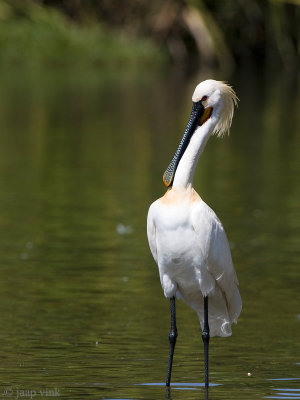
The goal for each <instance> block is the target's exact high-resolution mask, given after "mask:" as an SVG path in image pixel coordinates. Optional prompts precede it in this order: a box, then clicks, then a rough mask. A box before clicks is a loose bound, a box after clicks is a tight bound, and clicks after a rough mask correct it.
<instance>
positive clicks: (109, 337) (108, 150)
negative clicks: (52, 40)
mask: <svg viewBox="0 0 300 400" xmlns="http://www.w3.org/2000/svg"><path fill="white" fill-rule="evenodd" d="M98 75H101V73H99V74H97V76H96V77H95V76H93V75H92V74H89V73H87V74H82V75H80V76H78V75H76V76H74V75H72V74H71V73H69V72H68V73H66V74H64V73H57V74H55V73H52V72H51V73H48V74H47V73H46V72H42V73H41V72H40V73H30V72H28V71H27V72H26V71H18V73H13V72H11V73H10V72H9V71H5V72H3V73H2V74H0V81H1V82H0V83H1V91H0V232H2V235H1V240H0V293H1V301H0V313H1V320H2V326H1V349H0V357H1V365H0V372H1V376H2V382H3V385H5V387H10V388H11V387H12V388H14V390H16V389H24V390H25V389H32V390H42V389H47V388H57V389H58V390H59V393H61V396H65V397H68V398H72V399H81V398H86V397H87V396H89V398H90V399H93V398H95V399H99V397H100V398H103V399H108V398H117V399H122V398H123V399H129V398H130V399H161V398H164V397H165V387H164V384H162V386H158V385H153V384H152V385H136V383H142V382H150V383H151V382H161V380H162V379H163V378H164V376H165V365H166V362H167V357H168V354H167V353H168V351H166V349H168V330H169V320H168V310H169V303H168V302H167V301H165V300H164V299H163V298H162V296H161V287H160V283H159V281H158V279H157V271H156V267H155V265H154V262H153V260H152V257H151V255H150V254H149V249H148V244H147V239H146V232H145V223H146V213H147V210H148V207H149V205H150V203H151V202H152V201H153V200H154V199H156V198H157V197H159V196H160V195H162V194H163V190H164V189H163V186H162V183H161V176H162V173H163V171H164V169H165V166H166V165H165V163H166V159H167V160H168V159H169V158H170V157H171V154H170V153H169V154H167V152H168V151H171V149H173V148H175V147H176V145H177V143H178V141H179V139H180V136H181V133H182V128H183V127H184V125H185V124H186V115H187V114H188V112H189V109H190V103H189V102H190V93H191V91H192V87H194V85H195V79H194V78H193V80H192V81H191V82H184V81H180V79H178V77H176V79H173V77H172V76H168V77H166V76H163V75H161V76H146V75H145V74H144V73H143V75H141V76H135V77H128V76H127V77H126V76H125V77H123V78H121V77H120V76H118V77H116V76H102V77H101V76H98ZM212 77H214V78H221V77H218V76H212ZM205 78H207V76H201V77H200V78H199V80H203V79H205ZM262 78H263V79H262ZM197 80H198V79H197ZM229 80H230V79H229ZM230 81H231V83H232V84H233V86H234V88H235V89H236V91H237V93H238V95H239V97H240V100H241V101H240V106H239V109H238V110H237V112H236V115H235V118H234V122H233V126H232V129H231V136H230V137H229V138H224V139H223V141H220V140H217V139H216V138H212V139H211V141H210V142H209V143H208V145H207V147H206V151H205V154H203V156H202V157H201V159H200V162H199V165H198V168H197V171H196V176H195V185H196V188H197V191H198V192H199V193H200V195H201V196H202V198H203V199H204V200H205V201H206V202H207V203H208V204H210V205H211V206H212V208H213V209H214V210H216V212H217V214H218V215H219V216H220V218H221V220H222V222H223V224H224V226H225V229H226V231H227V232H228V233H229V240H230V242H231V244H232V247H233V250H232V254H233V259H234V263H235V267H236V269H237V272H238V276H239V279H240V289H241V293H242V297H243V300H244V308H243V312H242V315H241V319H240V321H239V324H238V325H237V326H234V331H233V336H232V337H231V338H228V339H226V340H217V339H216V340H212V341H213V346H212V349H211V359H210V371H211V378H212V380H213V382H215V383H218V384H221V385H220V386H211V388H210V393H209V395H210V398H211V399H214V400H221V399H223V400H225V399H226V400H228V398H229V397H228V396H229V395H228V394H229V393H230V399H233V400H234V399H236V400H243V399H249V400H253V399H254V398H263V397H264V396H270V395H274V394H275V395H279V392H280V391H279V389H278V390H277V391H276V390H274V393H273V390H272V389H274V382H273V381H269V380H268V379H269V378H274V377H277V376H282V377H286V378H287V377H292V378H296V377H298V376H299V374H298V371H297V368H298V366H297V365H296V362H299V360H298V359H296V355H295V340H296V339H295V338H297V337H298V329H299V321H298V318H297V315H298V314H299V309H298V301H297V295H298V291H299V288H298V279H299V272H298V264H297V263H298V259H299V248H300V246H299V228H300V226H299V224H300V220H299V213H300V209H299V202H298V200H297V199H298V198H299V195H300V193H299V191H300V187H299V185H296V184H295V183H296V182H297V181H298V177H299V173H300V167H299V159H300V157H299V149H300V146H299V135H298V132H299V129H300V121H299V120H300V115H299V113H298V110H299V102H300V96H299V93H298V92H297V85H296V84H295V82H291V81H286V80H284V77H283V76H280V79H278V77H277V78H276V77H271V76H270V75H268V74H267V75H266V76H265V77H263V74H262V73H260V74H259V76H258V77H257V76H256V77H254V78H251V76H249V75H247V76H246V77H245V76H241V77H239V76H236V77H235V78H234V80H230ZM116 99H117V102H116ZM283 99H289V107H285V108H283V107H282V104H283ZM116 104H117V107H116ZM287 113H289V114H287ZM177 313H178V321H180V326H178V329H179V332H180V335H179V337H178V340H177V344H176V346H177V348H176V355H175V359H174V364H175V365H174V372H173V374H174V376H173V378H174V380H175V381H176V380H177V381H181V380H184V382H186V384H184V385H182V386H176V385H173V386H172V398H173V400H179V399H180V400H184V399H189V400H194V399H199V394H200V395H201V396H202V390H203V389H202V387H201V386H197V384H194V383H193V382H199V379H201V376H202V364H203V351H202V345H201V332H200V327H199V323H198V320H197V316H196V315H195V314H194V312H193V311H192V310H189V309H188V308H187V307H186V306H185V305H184V304H183V303H182V302H180V301H179V302H178V307H177ZM282 320H284V323H285V332H286V334H285V335H282V330H281V329H278V326H279V324H280V323H281V321H282ZM283 371H284V373H283ZM249 372H250V373H251V377H249V376H248V373H249ZM188 383H189V384H190V386H189V385H188ZM293 385H294V383H293ZM276 386H277V384H276ZM282 386H283V385H282ZM284 386H285V385H284ZM284 386H283V387H284ZM288 386H289V389H292V388H293V387H292V383H291V385H288ZM281 388H282V387H280V389H281ZM288 392H289V391H283V393H288ZM0 393H3V391H2V392H1V389H0ZM15 393H16V392H15ZM203 393H204V392H203ZM294 393H296V392H294Z"/></svg>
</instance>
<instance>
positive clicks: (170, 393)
mask: <svg viewBox="0 0 300 400" xmlns="http://www.w3.org/2000/svg"><path fill="white" fill-rule="evenodd" d="M166 399H167V400H172V390H171V388H170V386H166ZM203 399H204V400H208V389H204V398H203Z"/></svg>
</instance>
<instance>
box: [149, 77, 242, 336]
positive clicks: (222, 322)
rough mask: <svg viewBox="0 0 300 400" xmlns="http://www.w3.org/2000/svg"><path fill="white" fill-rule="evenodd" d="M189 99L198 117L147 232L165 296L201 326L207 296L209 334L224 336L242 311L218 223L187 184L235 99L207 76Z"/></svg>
mask: <svg viewBox="0 0 300 400" xmlns="http://www.w3.org/2000/svg"><path fill="white" fill-rule="evenodd" d="M192 99H193V102H194V105H195V104H196V105H199V107H201V109H202V111H201V114H199V115H200V117H199V118H200V119H199V120H198V121H196V122H197V123H198V124H197V123H196V122H194V125H193V126H194V128H193V129H192V134H191V137H189V139H188V144H187V145H186V148H185V149H184V150H182V152H181V153H180V156H179V157H177V158H176V162H177V164H176V163H175V164H176V165H175V166H174V167H173V164H172V168H171V170H172V173H173V175H172V180H171V179H170V180H169V181H168V180H167V178H165V179H164V180H165V183H166V185H167V186H169V188H168V190H167V192H166V193H165V195H164V196H163V197H161V198H160V199H158V200H156V201H155V202H154V203H153V204H152V205H151V206H150V209H149V213H148V220H147V234H148V240H149V245H150V249H151V252H152V255H153V257H154V260H155V261H156V263H157V264H158V269H159V275H160V281H161V285H162V288H163V290H164V294H165V296H166V297H167V298H172V297H173V296H174V295H177V296H178V297H181V298H182V299H183V300H184V301H185V302H186V303H187V304H188V305H189V306H190V307H192V308H193V309H194V310H195V311H196V313H197V314H198V317H199V320H200V324H201V327H202V329H203V323H204V316H203V297H206V296H207V297H208V304H209V308H208V310H209V312H208V322H209V328H210V336H223V337H225V336H230V335H231V333H232V331H231V324H232V323H233V322H237V318H238V316H239V314H240V312H241V309H242V301H241V297H240V294H239V290H238V280H237V276H236V273H235V270H234V266H233V263H232V259H231V253H230V248H229V244H228V240H227V237H226V234H225V231H224V229H223V226H222V224H221V222H220V220H219V219H218V217H217V216H216V214H215V213H214V211H213V210H212V209H211V208H210V207H209V206H208V205H207V204H206V203H205V202H204V201H203V200H202V199H201V198H200V196H199V195H198V194H197V192H196V191H195V190H194V189H193V186H192V185H193V177H194V172H195V168H196V165H197V162H198V159H199V156H200V154H201V153H202V151H203V149H204V147H205V144H206V143H207V140H208V139H209V137H210V136H211V135H212V134H217V135H218V136H223V135H224V134H225V133H226V132H227V131H228V130H229V128H230V125H231V120H232V117H233V111H234V105H235V104H236V102H237V97H236V95H235V93H234V91H233V89H232V88H231V87H230V86H228V85H226V84H225V83H223V82H218V81H214V80H207V81H204V82H202V83H200V84H199V85H198V86H197V87H196V89H195V92H194V95H193V98H192ZM197 115H198V114H197ZM195 118H196V117H195ZM197 118H198V117H197ZM170 165H171V164H170Z"/></svg>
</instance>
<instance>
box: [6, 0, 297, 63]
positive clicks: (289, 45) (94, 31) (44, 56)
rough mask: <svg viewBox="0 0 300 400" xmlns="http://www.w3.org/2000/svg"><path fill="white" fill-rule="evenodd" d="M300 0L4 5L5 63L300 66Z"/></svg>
mask: <svg viewBox="0 0 300 400" xmlns="http://www.w3.org/2000/svg"><path fill="white" fill-rule="evenodd" d="M299 5H300V2H299V0H289V1H284V0H247V1H246V0H228V1H222V0H202V1H199V0H185V1H184V0H167V1H162V0H153V1H151V2H149V1H145V0H144V1H143V0H123V1H119V0H101V1H100V0H0V48H1V54H0V62H2V63H5V64H6V65H7V64H8V65H11V64H17V65H20V64H29V65H32V64H39V65H45V64H46V65H49V64H51V65H52V66H55V65H56V66H61V65H62V64H66V63H74V64H76V65H78V64H79V65H81V66H82V65H85V66H87V65H94V66H96V67H103V66H106V67H112V66H120V65H123V66H124V65H130V66H133V65H136V64H138V65H144V66H145V65H148V66H151V67H153V66H157V65H158V64H160V63H172V64H173V65H174V64H176V65H178V66H179V65H180V66H181V67H184V68H185V69H191V68H193V69H195V68H196V67H199V65H200V66H202V67H204V66H209V67H219V68H222V69H232V68H234V67H239V66H241V65H243V64H248V65H251V66H252V65H259V66H261V65H266V64H267V65H270V66H271V65H272V67H273V68H274V66H275V65H276V66H277V67H281V66H283V67H284V68H286V69H288V70H291V69H292V70H295V69H296V68H297V66H298V65H299V52H300V50H299V46H300V44H299V42H300V33H299V30H300V28H299V18H300V7H299Z"/></svg>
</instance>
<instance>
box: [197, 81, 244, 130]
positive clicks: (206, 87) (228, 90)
mask: <svg viewBox="0 0 300 400" xmlns="http://www.w3.org/2000/svg"><path fill="white" fill-rule="evenodd" d="M203 96H206V97H207V100H205V101H203V105H204V107H205V108H207V107H212V108H213V109H214V108H215V107H216V106H218V104H221V105H220V108H219V117H218V122H217V124H216V126H215V128H214V130H213V133H212V134H213V135H217V136H218V137H223V136H225V135H226V133H228V134H229V130H230V126H231V122H232V118H233V113H234V106H237V105H238V97H237V95H236V94H235V91H234V90H233V88H232V87H231V86H230V85H228V84H227V83H225V82H222V81H215V80H213V79H208V80H206V81H203V82H201V83H199V85H198V86H197V87H196V89H195V92H194V94H193V97H192V99H193V101H201V99H202V98H203Z"/></svg>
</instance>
